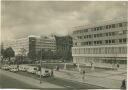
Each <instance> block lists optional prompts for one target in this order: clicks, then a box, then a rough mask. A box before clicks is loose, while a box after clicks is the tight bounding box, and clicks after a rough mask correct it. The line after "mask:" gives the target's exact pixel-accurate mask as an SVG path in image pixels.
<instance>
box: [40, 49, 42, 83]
mask: <svg viewBox="0 0 128 90" xmlns="http://www.w3.org/2000/svg"><path fill="white" fill-rule="evenodd" d="M41 66H42V49H41V58H40V84H41V83H42V82H41V74H42V73H41V72H42V70H41Z"/></svg>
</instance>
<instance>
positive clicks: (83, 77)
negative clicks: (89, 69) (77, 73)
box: [82, 70, 85, 82]
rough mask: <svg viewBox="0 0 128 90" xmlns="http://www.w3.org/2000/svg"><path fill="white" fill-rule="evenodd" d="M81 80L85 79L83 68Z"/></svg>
mask: <svg viewBox="0 0 128 90" xmlns="http://www.w3.org/2000/svg"><path fill="white" fill-rule="evenodd" d="M82 81H83V82H84V81H85V70H83V71H82Z"/></svg>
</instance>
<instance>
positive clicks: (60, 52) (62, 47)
mask: <svg viewBox="0 0 128 90" xmlns="http://www.w3.org/2000/svg"><path fill="white" fill-rule="evenodd" d="M55 38H56V50H57V57H58V58H61V59H63V60H68V61H69V60H72V51H71V47H72V44H73V42H72V37H71V36H55Z"/></svg>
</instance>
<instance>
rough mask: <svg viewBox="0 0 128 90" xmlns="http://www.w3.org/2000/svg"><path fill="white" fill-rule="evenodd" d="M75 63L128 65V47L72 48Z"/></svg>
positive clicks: (121, 45)
mask: <svg viewBox="0 0 128 90" xmlns="http://www.w3.org/2000/svg"><path fill="white" fill-rule="evenodd" d="M72 56H73V62H74V63H82V64H83V63H90V62H94V63H110V64H112V63H115V64H116V63H120V64H126V63H127V45H126V44H119V45H101V46H85V47H78V46H77V47H72Z"/></svg>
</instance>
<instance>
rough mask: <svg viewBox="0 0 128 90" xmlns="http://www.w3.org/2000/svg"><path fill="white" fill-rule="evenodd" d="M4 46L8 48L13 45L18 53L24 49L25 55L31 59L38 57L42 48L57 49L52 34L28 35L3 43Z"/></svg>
mask: <svg viewBox="0 0 128 90" xmlns="http://www.w3.org/2000/svg"><path fill="white" fill-rule="evenodd" d="M3 47H4V48H5V49H6V48H8V47H12V49H13V50H14V51H15V54H16V55H19V54H21V52H22V51H23V50H24V52H25V55H26V56H27V55H28V56H29V58H31V59H36V57H37V54H39V53H38V52H39V51H41V50H51V51H56V43H55V38H54V37H50V36H45V37H43V36H42V37H40V36H28V37H26V38H21V39H17V40H13V41H8V42H4V43H3Z"/></svg>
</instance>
